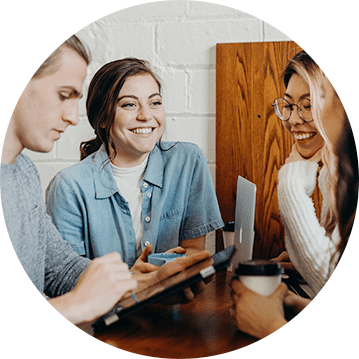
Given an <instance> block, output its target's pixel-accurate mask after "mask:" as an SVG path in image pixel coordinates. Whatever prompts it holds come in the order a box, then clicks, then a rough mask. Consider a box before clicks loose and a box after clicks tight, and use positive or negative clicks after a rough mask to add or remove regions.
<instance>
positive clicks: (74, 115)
mask: <svg viewBox="0 0 359 359" xmlns="http://www.w3.org/2000/svg"><path fill="white" fill-rule="evenodd" d="M62 119H63V120H64V121H65V122H68V123H69V124H70V125H72V126H76V125H77V124H78V123H79V105H78V100H77V99H76V100H75V99H74V101H71V103H70V102H69V103H68V104H67V106H66V108H65V109H64V113H63V116H62Z"/></svg>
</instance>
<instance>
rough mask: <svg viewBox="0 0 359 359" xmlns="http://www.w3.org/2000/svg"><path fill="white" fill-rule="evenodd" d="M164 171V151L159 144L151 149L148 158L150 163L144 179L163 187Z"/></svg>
mask: <svg viewBox="0 0 359 359" xmlns="http://www.w3.org/2000/svg"><path fill="white" fill-rule="evenodd" d="M163 173H164V160H163V153H162V151H161V150H160V148H159V147H158V144H157V145H156V146H155V148H154V149H153V150H152V151H151V153H150V156H149V158H148V164H147V168H146V172H145V176H144V178H143V180H144V181H146V182H149V183H151V184H153V185H155V186H157V187H160V188H162V186H163Z"/></svg>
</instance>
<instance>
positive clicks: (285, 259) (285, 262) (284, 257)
mask: <svg viewBox="0 0 359 359" xmlns="http://www.w3.org/2000/svg"><path fill="white" fill-rule="evenodd" d="M271 261H273V262H276V263H279V264H280V266H281V267H282V268H283V269H285V270H289V271H292V272H296V273H298V272H297V270H296V269H295V268H294V265H293V263H292V261H291V260H290V258H289V254H288V252H286V251H283V252H282V253H281V254H280V255H279V256H278V257H276V258H272V259H271Z"/></svg>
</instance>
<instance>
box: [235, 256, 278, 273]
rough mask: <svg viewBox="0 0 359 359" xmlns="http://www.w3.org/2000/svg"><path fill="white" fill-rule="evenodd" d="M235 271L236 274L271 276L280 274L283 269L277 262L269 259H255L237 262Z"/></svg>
mask: <svg viewBox="0 0 359 359" xmlns="http://www.w3.org/2000/svg"><path fill="white" fill-rule="evenodd" d="M235 273H236V274H237V275H263V276H272V275H279V274H282V273H284V270H283V268H282V267H281V266H280V264H279V263H276V262H273V261H269V260H263V259H255V260H251V261H246V262H243V263H239V264H238V267H237V268H236V271H235Z"/></svg>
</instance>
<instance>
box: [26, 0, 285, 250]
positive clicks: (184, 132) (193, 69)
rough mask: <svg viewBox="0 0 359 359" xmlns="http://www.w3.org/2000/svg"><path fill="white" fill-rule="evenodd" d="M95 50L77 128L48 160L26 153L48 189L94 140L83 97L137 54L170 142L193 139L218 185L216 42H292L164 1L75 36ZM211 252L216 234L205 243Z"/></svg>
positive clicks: (207, 6) (200, 6)
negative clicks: (159, 88)
mask: <svg viewBox="0 0 359 359" xmlns="http://www.w3.org/2000/svg"><path fill="white" fill-rule="evenodd" d="M77 35H78V36H79V37H80V38H81V39H82V40H83V41H84V42H86V44H87V45H88V46H89V47H90V50H91V53H92V57H93V59H92V62H91V64H90V66H89V68H88V75H87V79H86V82H85V88H84V91H85V92H84V94H85V96H84V98H83V99H82V100H80V106H79V112H80V123H79V124H78V125H77V126H76V127H70V128H68V129H67V131H66V133H65V134H63V135H62V137H61V139H60V140H59V141H58V142H56V143H55V146H54V149H53V150H52V151H51V152H50V153H48V154H38V153H32V152H30V151H25V153H27V154H28V155H29V156H30V157H31V158H32V159H33V160H34V162H35V163H36V165H37V167H38V169H39V171H40V175H41V180H42V187H43V191H45V189H46V187H47V184H48V182H49V181H50V180H51V178H52V177H53V176H54V175H55V174H56V173H57V172H58V171H60V170H61V169H63V168H65V167H67V166H70V165H72V164H74V163H76V162H77V161H78V160H79V144H80V142H81V141H84V140H87V139H90V138H92V137H93V130H92V128H91V126H90V125H89V123H88V121H87V118H86V110H85V97H86V90H87V86H88V84H89V82H90V80H91V78H92V76H93V75H94V73H95V72H96V71H97V70H98V69H99V68H100V67H101V66H102V65H103V64H105V63H106V62H109V61H112V60H115V59H119V58H123V57H127V56H134V57H138V58H141V59H145V60H148V61H149V62H150V63H151V65H152V66H153V68H154V69H155V72H156V73H157V74H158V75H159V76H160V78H161V80H162V82H163V96H164V106H165V110H166V113H167V125H166V130H165V134H164V139H165V140H173V141H190V142H194V143H196V144H197V145H198V146H199V147H200V148H201V149H202V150H203V151H204V153H205V155H206V158H207V161H208V165H209V169H210V171H211V175H212V179H213V182H214V181H215V117H216V113H215V109H216V104H215V98H216V96H215V93H216V78H215V76H216V74H215V65H216V51H215V49H216V44H217V43H225V42H254V41H263V40H266V41H273V40H288V38H287V37H286V36H285V35H283V34H282V33H280V32H279V31H277V30H276V29H274V28H273V27H271V26H270V25H268V24H265V23H263V21H261V20H259V19H257V18H255V17H253V16H250V15H248V14H246V13H244V12H241V11H238V10H235V9H232V8H229V7H225V6H220V5H215V4H211V3H204V2H198V1H163V2H155V3H147V4H143V5H138V6H134V7H130V8H128V9H124V10H121V11H118V12H115V13H113V14H110V15H108V16H106V17H103V18H101V19H99V20H97V21H96V22H94V23H92V24H90V25H88V26H87V27H85V28H84V29H82V30H81V31H79V32H78V34H77ZM208 248H209V249H210V251H211V252H213V251H214V236H213V235H212V236H210V238H209V239H208Z"/></svg>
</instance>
